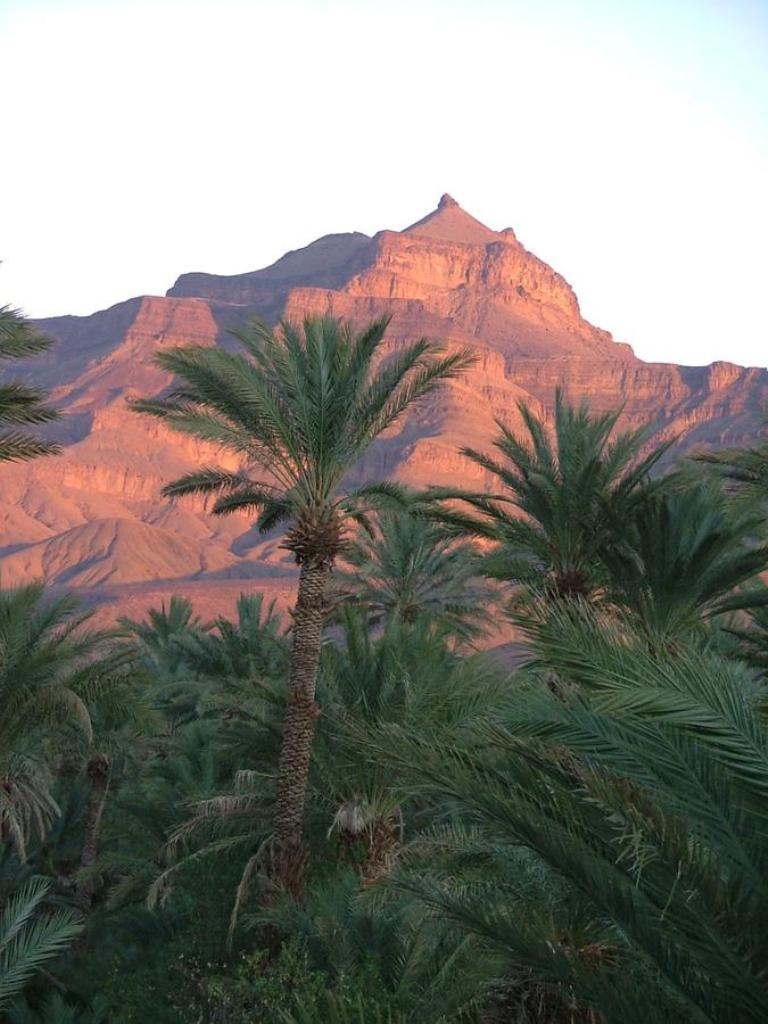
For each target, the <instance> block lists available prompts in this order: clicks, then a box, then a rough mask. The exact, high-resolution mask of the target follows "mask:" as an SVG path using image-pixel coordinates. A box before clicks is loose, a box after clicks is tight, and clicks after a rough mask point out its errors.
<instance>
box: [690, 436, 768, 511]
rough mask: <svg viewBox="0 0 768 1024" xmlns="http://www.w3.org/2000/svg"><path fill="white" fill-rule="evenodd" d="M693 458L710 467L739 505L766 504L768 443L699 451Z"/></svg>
mask: <svg viewBox="0 0 768 1024" xmlns="http://www.w3.org/2000/svg"><path fill="white" fill-rule="evenodd" d="M693 460H694V462H696V463H699V464H700V465H703V466H707V467H709V468H710V469H711V470H712V471H713V472H714V474H715V475H716V476H717V477H718V478H719V479H720V480H721V481H722V483H723V484H724V487H725V490H726V492H727V493H728V494H730V495H732V496H733V497H734V498H735V499H737V501H738V503H739V504H747V505H749V504H753V505H754V503H755V502H758V503H762V502H764V501H765V499H766V497H768V443H766V442H765V441H762V442H761V443H758V444H754V445H749V446H746V447H743V448H720V449H718V450H716V451H715V450H712V451H701V452H697V453H696V454H695V455H694V456H693Z"/></svg>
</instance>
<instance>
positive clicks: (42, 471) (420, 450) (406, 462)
mask: <svg viewBox="0 0 768 1024" xmlns="http://www.w3.org/2000/svg"><path fill="white" fill-rule="evenodd" d="M314 313H329V314H331V315H334V316H343V317H346V318H348V319H350V320H353V321H356V322H364V321H367V320H369V319H371V318H372V317H374V316H381V315H388V316H391V318H392V319H391V323H390V328H389V331H388V341H387V351H389V352H393V351H396V350H397V349H398V348H399V347H400V346H401V345H403V344H405V343H406V342H407V341H408V340H410V339H412V338H414V337H418V336H422V335H427V336H431V337H436V338H439V339H440V340H441V341H442V343H443V344H444V346H445V347H447V348H449V349H450V348H452V347H462V348H463V347H466V346H470V347H471V348H473V350H474V351H475V354H476V362H475V365H474V366H473V368H472V369H471V370H470V371H469V372H468V373H467V374H466V375H465V377H464V378H462V379H460V380H457V381H451V382H450V383H449V384H447V385H446V386H445V387H444V388H443V389H442V390H441V391H440V392H438V393H437V394H435V395H433V396H431V397H430V399H429V400H428V401H427V402H426V403H424V404H423V405H422V406H421V407H419V409H418V410H416V411H415V412H414V413H413V414H412V415H411V416H410V417H409V418H408V419H407V420H406V421H405V422H404V423H402V424H400V425H399V426H398V427H396V428H395V429H394V430H392V431H391V432H390V433H388V435H387V437H386V438H385V439H382V440H381V441H380V442H379V443H377V444H376V445H374V447H373V449H372V450H371V451H370V452H369V453H368V455H367V456H366V458H365V459H364V460H363V462H362V464H361V466H360V467H359V468H358V470H357V472H356V474H355V476H356V478H358V479H363V478H365V477H376V476H382V475H387V476H390V475H391V476H394V477H395V478H397V479H400V480H403V481H406V482H408V483H410V484H414V485H423V484H426V483H436V484H441V483H451V484H455V483H456V481H457V479H460V480H464V481H466V482H467V483H471V485H472V486H483V485H484V484H485V483H487V481H486V480H485V479H484V476H483V474H482V472H481V471H480V470H479V469H478V467H477V466H475V465H474V464H472V463H469V462H468V461H467V460H465V459H464V458H463V457H462V456H461V455H460V454H459V448H460V447H461V446H463V445H469V446H472V447H475V448H486V449H487V448H488V447H489V446H490V444H491V442H492V439H493V436H494V433H495V431H496V429H497V428H496V420H501V421H502V422H504V423H506V424H507V425H508V426H510V427H511V428H512V429H519V428H520V427H521V421H520V416H519V411H518V407H517V406H518V403H519V402H520V401H525V402H527V403H528V404H530V405H532V406H533V408H534V409H535V411H536V412H537V413H539V414H541V415H547V414H548V413H549V411H550V410H551V406H552V400H553V395H554V390H555V388H556V387H561V388H563V389H564V391H565V392H566V395H567V396H568V397H569V398H570V399H572V400H574V401H580V400H582V399H586V400H588V401H589V402H590V403H591V405H592V406H593V407H594V408H595V409H597V410H604V409H614V408H618V407H623V412H622V421H623V423H624V424H626V425H630V426H639V425H641V424H644V423H646V422H648V423H649V424H650V433H651V441H652V442H656V441H659V440H662V439H666V438H667V437H671V436H676V435H679V436H680V437H681V444H682V447H683V448H684V449H690V448H692V447H695V446H698V445H706V444H723V443H739V442H741V441H744V440H747V439H749V438H750V437H753V436H754V435H755V433H756V432H757V431H758V430H759V429H760V424H761V409H762V406H763V404H764V402H765V400H766V398H768V372H766V371H765V370H761V369H757V368H750V367H739V366H736V365H734V364H730V363H728V362H725V361H719V362H716V363H713V364H710V365H709V366H701V367H683V366H677V365H675V364H668V363H646V362H643V361H642V360H640V359H638V358H637V357H636V356H635V354H634V353H633V351H632V349H631V348H630V346H629V345H626V344H624V343H622V342H617V341H615V340H614V339H613V337H612V336H611V335H610V334H609V333H608V332H607V331H604V330H601V329H600V328H598V327H596V326H594V325H592V324H591V323H589V322H588V321H587V320H585V319H584V317H583V316H582V314H581V311H580V308H579V303H578V299H577V297H576V295H575V292H574V290H573V288H572V287H571V286H570V284H569V283H568V282H567V281H566V280H565V279H564V278H563V277H562V275H560V274H558V273H557V271H555V270H553V269H552V268H551V267H550V266H549V265H548V264H546V263H545V262H544V261H543V260H541V259H540V258H539V257H538V256H535V255H534V254H532V253H530V252H528V250H527V249H525V247H524V246H523V245H522V244H521V243H520V242H519V241H518V239H517V237H516V236H515V233H514V231H513V230H512V229H510V228H505V229H504V230H503V231H493V230H492V229H491V228H488V227H486V226H485V225H483V224H481V223H480V222H479V221H477V220H476V219H475V218H474V217H472V216H471V215H470V214H469V213H467V212H466V211H464V210H463V209H462V207H461V206H460V205H459V204H458V203H457V202H456V201H455V200H454V199H453V198H452V197H450V196H448V195H445V196H443V197H442V199H441V200H440V203H439V204H438V206H437V208H436V209H435V210H433V211H431V212H430V213H429V214H427V215H426V216H425V217H423V218H421V219H420V220H419V221H416V222H415V223H414V224H412V225H410V226H409V227H407V228H406V229H404V230H403V231H391V230H382V231H379V232H377V233H376V234H375V235H373V236H372V237H371V236H368V235H365V234H363V233H360V232H347V233H340V234H330V235H325V236H323V237H322V238H320V239H317V240H315V241H314V242H311V243H310V244H309V245H307V246H305V247H303V248H300V249H297V250H293V251H291V252H289V253H286V254H284V255H283V256H282V257H280V259H278V260H276V261H275V263H273V264H271V265H270V266H269V267H264V268H261V269H260V270H256V271H251V272H248V273H245V274H238V275H216V274H206V273H202V272H195V273H191V274H182V275H181V276H180V277H179V278H177V280H176V282H175V283H174V284H173V285H172V286H171V288H169V290H168V293H167V294H166V295H165V296H139V297H136V298H132V299H128V300H126V301H125V302H123V303H118V304H116V305H115V306H113V307H110V308H109V309H108V310H102V311H99V312H97V313H94V314H92V315H91V316H88V317H56V318H51V319H48V320H43V321H39V322H38V323H39V326H40V327H41V328H42V329H43V330H44V331H45V332H46V333H48V334H50V335H51V336H53V337H54V338H56V339H57V340H58V344H57V345H56V346H54V348H53V349H52V350H51V351H50V352H49V353H47V354H46V355H45V356H43V357H42V359H38V360H35V361H34V363H32V362H30V363H29V364H28V372H29V373H30V374H31V375H33V376H34V378H35V380H37V381H39V382H40V383H41V384H45V385H48V386H53V387H54V393H53V397H54V400H55V401H56V402H57V404H58V405H59V406H60V407H61V408H62V410H63V411H64V412H65V413H66V414H67V415H66V416H65V417H64V419H63V420H62V421H61V424H60V425H57V427H56V431H57V432H58V433H57V436H58V437H59V439H60V440H61V441H62V443H63V445H64V451H63V454H62V455H61V456H59V457H57V458H55V459H46V460H42V461H39V462H35V463H30V464H28V465H19V466H6V467H3V470H2V472H3V473H4V483H5V487H6V494H7V497H8V500H7V501H6V503H5V505H4V508H3V510H2V511H0V517H2V519H1V522H2V531H1V533H0V579H5V578H6V577H12V578H13V580H14V581H19V580H21V579H24V578H29V577H30V576H31V575H34V573H35V571H38V572H42V573H43V574H44V575H46V574H47V576H48V578H49V580H50V581H51V582H52V583H62V582H63V580H62V574H63V575H64V577H65V578H67V579H69V580H75V581H79V582H80V585H81V587H82V589H83V593H84V596H85V597H86V599H87V600H90V601H91V602H93V603H97V604H99V603H103V604H104V605H105V606H109V608H110V609H112V612H113V613H117V612H119V611H120V608H121V594H122V595H124V596H125V599H126V601H127V602H129V603H130V604H131V607H135V606H136V605H137V603H138V602H139V601H140V600H141V595H142V593H143V594H144V596H145V597H146V598H147V600H154V601H157V600H159V599H162V598H163V596H167V595H169V594H170V593H172V592H173V591H174V590H175V589H178V590H179V591H181V592H188V593H189V594H190V596H191V597H193V598H194V599H195V600H197V601H199V602H201V603H202V605H203V606H207V605H210V604H211V602H212V601H213V596H212V595H214V594H215V595H216V598H215V599H216V601H219V602H224V605H225V606H226V607H230V606H231V603H232V602H233V601H234V599H235V597H236V595H237V592H238V588H239V587H242V588H243V589H251V588H253V587H254V586H256V587H260V586H263V587H264V588H266V589H268V590H270V592H274V593H278V592H280V593H288V592H289V591H290V585H291V584H292V573H293V568H292V566H291V565H290V563H289V561H288V560H287V558H286V555H285V552H282V551H281V550H280V549H279V544H278V543H277V542H275V541H264V540H262V539H259V538H254V537H253V534H252V531H251V530H250V524H249V521H248V520H247V519H245V518H243V517H237V516H235V517H232V518H231V519H226V520H217V519H214V518H213V517H212V516H210V515H209V514H208V513H207V512H206V511H205V508H204V507H203V505H202V503H200V502H197V503H192V504H183V505H182V504H179V505H172V504H169V503H168V502H166V501H165V500H164V499H162V498H161V497H160V490H161V488H162V485H163V483H165V482H167V481H168V480H169V479H171V478H173V477H174V476H177V475H179V474H180V473H183V472H185V471H187V470H189V469H190V468H192V467H194V466H196V465H199V464H200V463H201V462H210V461H214V460H215V459H217V458H218V456H217V453H216V452H215V451H214V450H213V449H211V448H210V446H206V445H203V444H202V443H200V442H197V441H195V440H194V439H193V438H187V437H181V436H179V435H173V434H170V433H168V432H167V431H166V430H165V428H164V427H163V426H162V424H159V423H157V422H155V421H152V420H148V419H147V418H144V417H139V416H137V415H136V414H134V413H133V412H132V411H131V410H130V409H129V407H128V405H127V402H126V399H127V398H131V397H135V396H137V395H144V396H148V395H152V394H157V393H159V392H160V391H162V390H163V388H164V387H166V386H167V385H168V383H169V379H168V377H167V375H166V374H165V373H164V372H163V371H161V370H160V369H159V368H158V367H156V366H155V365H154V363H153V362H152V355H153V353H154V352H155V351H157V350H159V349H161V348H163V347H166V346H173V345H179V344H187V343H194V344H203V345H214V344H218V343H225V344H231V341H228V340H227V330H228V328H230V327H236V326H238V325H239V324H242V323H243V322H244V321H245V320H246V319H247V318H248V317H249V316H250V315H253V314H258V315H259V316H261V317H263V318H265V319H267V320H269V321H275V320H277V319H278V318H279V317H281V316H285V317H287V318H289V319H299V320H300V319H301V318H302V317H304V316H306V315H309V314H314ZM227 464H229V465H232V466H234V465H235V462H234V460H232V459H230V460H229V462H228V463H227ZM116 520H119V521H121V522H122V523H123V524H124V523H131V522H133V523H137V524H141V527H140V528H139V529H138V530H134V531H132V530H130V529H128V528H127V527H121V528H120V538H119V539H120V543H119V545H118V547H119V552H118V554H119V558H118V563H119V564H116V565H113V564H112V563H111V562H109V561H108V560H107V562H105V561H104V558H105V555H104V537H105V536H106V535H107V534H108V532H109V531H108V530H107V528H106V527H103V526H102V527H101V528H97V529H95V531H94V530H89V529H88V526H89V524H94V523H99V522H101V523H104V522H114V521H116ZM72 530H79V531H80V532H79V533H78V532H76V533H74V534H72V533H71V531H72ZM99 530H101V532H99ZM153 530H154V531H156V533H155V534H154V535H153V534H152V531H153ZM105 531H106V532H105ZM147 531H149V532H147ZM64 535H67V536H66V538H65V540H62V541H61V543H59V544H58V547H56V548H55V550H56V551H58V552H59V555H57V556H56V557H57V558H58V561H56V559H53V556H50V557H48V560H47V561H46V559H45V557H43V555H42V552H43V548H38V547H36V546H38V545H41V544H42V545H43V546H44V547H45V545H48V546H49V548H48V550H53V549H52V548H50V545H51V544H54V542H56V539H57V538H62V537H64ZM152 537H154V540H151V539H150V538H152ZM174 537H179V538H180V539H181V540H182V541H183V542H184V544H183V545H182V547H181V548H179V549H177V548H176V547H175V546H174V543H175V542H174V540H173V538H174ZM153 544H154V545H155V546H156V547H157V548H158V549H168V550H170V549H172V548H173V550H174V552H175V554H174V555H173V557H170V558H168V559H166V560H165V561H163V560H162V559H161V562H162V565H160V564H157V565H155V566H154V568H153V565H154V563H153V557H154V556H152V557H150V552H151V549H152V546H153ZM186 544H191V545H192V547H193V548H194V547H195V545H197V546H198V547H199V548H200V549H201V551H202V552H203V554H204V555H205V558H203V559H202V560H201V559H200V558H197V556H196V555H195V553H194V551H190V550H189V548H188V547H187V546H185V545H186ZM54 546H55V545H54ZM25 551H26V552H27V554H26V556H25V555H24V552H25ZM179 551H182V552H183V556H182V554H179ZM177 556H178V557H177ZM132 559H133V560H134V561H135V563H136V564H134V565H131V560H132ZM206 559H207V563H210V565H209V567H208V568H206V564H207V563H206V564H203V563H204V562H206ZM94 560H95V561H94ZM53 561H56V565H57V566H58V568H57V569H56V571H55V572H54V571H52V570H51V569H50V568H48V569H46V566H49V567H50V566H51V565H52V564H53ZM91 563H92V564H95V565H100V566H101V567H102V569H103V568H104V566H105V565H107V566H112V569H107V570H105V571H106V573H107V574H106V576H105V575H103V574H102V575H100V576H99V575H98V573H97V576H93V575H91V576H90V577H89V576H88V572H87V571H86V572H85V575H82V573H81V574H80V575H78V573H79V570H78V566H83V565H88V564H91ZM214 563H216V565H217V566H218V568H217V569H213V568H211V566H213V564H214ZM195 565H197V566H198V569H197V570H196V571H195V572H191V571H187V570H189V569H190V566H191V567H194V566H195ZM68 568H71V569H72V572H71V573H69V575H68V576H67V573H68ZM223 570H225V571H226V573H225V574H226V579H221V578H215V579H214V574H215V573H216V572H219V573H220V571H223ZM163 572H166V573H167V572H170V573H171V575H170V576H168V575H165V576H161V575H160V573H163ZM173 573H175V574H176V575H175V576H174V575H173ZM25 574H26V575H25ZM238 574H239V576H238ZM97 577H98V578H97ZM121 588H122V590H121ZM142 588H143V589H142ZM226 607H225V609H224V610H226Z"/></svg>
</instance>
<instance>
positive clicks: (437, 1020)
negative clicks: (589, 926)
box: [258, 872, 498, 1024]
mask: <svg viewBox="0 0 768 1024" xmlns="http://www.w3.org/2000/svg"><path fill="white" fill-rule="evenodd" d="M420 909H421V908H418V907H416V908H415V907H414V905H413V902H412V901H411V900H408V899H402V898H399V899H398V898H394V897H393V896H392V894H389V896H388V898H387V899H386V900H376V901H374V900H372V899H361V896H360V889H359V884H358V882H357V879H356V878H355V876H354V875H353V874H351V873H350V872H345V873H342V874H339V875H337V876H335V877H333V878H330V879H326V880H325V881H324V882H323V884H322V885H317V886H314V887H313V888H312V890H311V891H310V892H308V894H307V900H306V904H305V905H303V906H302V905H299V904H296V903H288V901H286V900H283V901H281V902H279V903H277V904H275V905H273V906H271V907H267V908H266V909H265V910H263V911H262V913H261V914H260V915H259V918H258V919H259V922H260V923H267V924H269V925H271V926H272V927H274V928H277V929H279V930H280V931H281V932H283V933H284V934H287V935H288V936H289V937H292V938H293V939H294V940H298V942H299V943H300V945H299V948H300V949H302V950H303V951H305V952H306V955H307V960H308V965H307V966H308V967H309V968H310V969H311V970H314V971H318V972H322V974H321V977H323V978H324V979H325V984H324V985H323V987H322V989H320V990H319V991H318V992H317V993H316V995H315V998H314V999H313V998H310V999H306V996H305V998H304V999H302V998H301V997H299V998H297V999H296V1000H295V1001H294V1002H293V1005H292V1006H291V1007H290V1011H288V1012H286V1016H285V1020H286V1021H288V1020H290V1021H298V1020H301V1021H304V1020H306V1021H308V1022H309V1021H311V1022H312V1024H315V1022H317V1024H319V1022H320V1021H324V1022H329V1024H330V1022H336V1024H341V1021H355V1022H359V1024H371V1022H373V1021H376V1020H381V1021H386V1022H388V1024H391V1022H394V1021H398V1022H400V1021H402V1022H403V1024H406V1022H410V1024H414V1022H417V1021H420V1022H422V1024H447V1022H448V1021H457V1020H466V1021H472V1020H475V1019H476V1017H475V1015H474V1013H472V1010H473V1009H474V1008H475V1004H476V1003H477V1001H478V993H479V992H482V990H483V986H484V984H485V983H486V982H487V981H489V980H490V979H492V978H493V976H494V969H495V968H496V967H497V966H498V964H497V962H496V961H495V960H494V958H493V957H491V956H488V955H485V956H479V955H478V953H479V952H480V950H479V948H478V946H477V944H476V943H474V941H473V940H472V938H471V937H467V936H466V935H462V934H461V933H458V931H457V930H456V929H452V928H451V927H450V926H446V923H445V922H444V921H437V920H435V919H434V918H430V917H429V916H427V915H424V914H422V913H420ZM414 911H415V912H414ZM483 952H485V951H483ZM302 995H304V994H303V993H302ZM377 1011H379V1012H380V1016H377ZM281 1019H283V1018H281Z"/></svg>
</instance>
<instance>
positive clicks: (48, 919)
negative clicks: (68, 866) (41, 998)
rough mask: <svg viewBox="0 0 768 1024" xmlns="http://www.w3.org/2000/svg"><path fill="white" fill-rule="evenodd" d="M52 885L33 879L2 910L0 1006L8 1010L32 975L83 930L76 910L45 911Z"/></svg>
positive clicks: (0, 919)
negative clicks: (75, 912) (73, 911)
mask: <svg viewBox="0 0 768 1024" xmlns="http://www.w3.org/2000/svg"><path fill="white" fill-rule="evenodd" d="M49 889H50V882H48V881H46V880H45V879H42V878H37V879H32V880H30V881H29V882H27V883H26V884H25V885H23V886H22V887H21V888H20V889H19V891H18V892H17V893H16V894H15V895H14V896H13V897H12V898H11V899H10V900H8V902H7V903H6V905H5V906H4V907H3V909H2V912H0V1010H6V1009H7V1007H8V1003H9V1002H10V1000H11V999H12V998H13V997H14V996H16V995H18V994H19V992H20V991H21V989H22V988H23V987H24V985H25V984H26V983H27V981H29V979H30V978H31V977H32V975H33V974H34V973H35V972H36V971H38V970H39V969H40V968H41V967H42V966H43V964H45V963H46V962H47V961H48V960H51V959H53V958H54V957H56V956H58V955H59V954H60V953H61V952H62V951H63V950H64V949H66V948H67V946H69V945H70V943H72V942H73V941H74V940H75V939H76V938H77V936H78V935H79V934H80V932H81V930H82V926H81V925H80V923H79V922H78V920H77V918H76V917H75V915H74V914H73V913H72V911H69V910H58V911H56V912H54V913H50V912H47V913H46V912H44V907H43V904H44V902H45V898H46V896H47V895H48V892H49Z"/></svg>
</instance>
